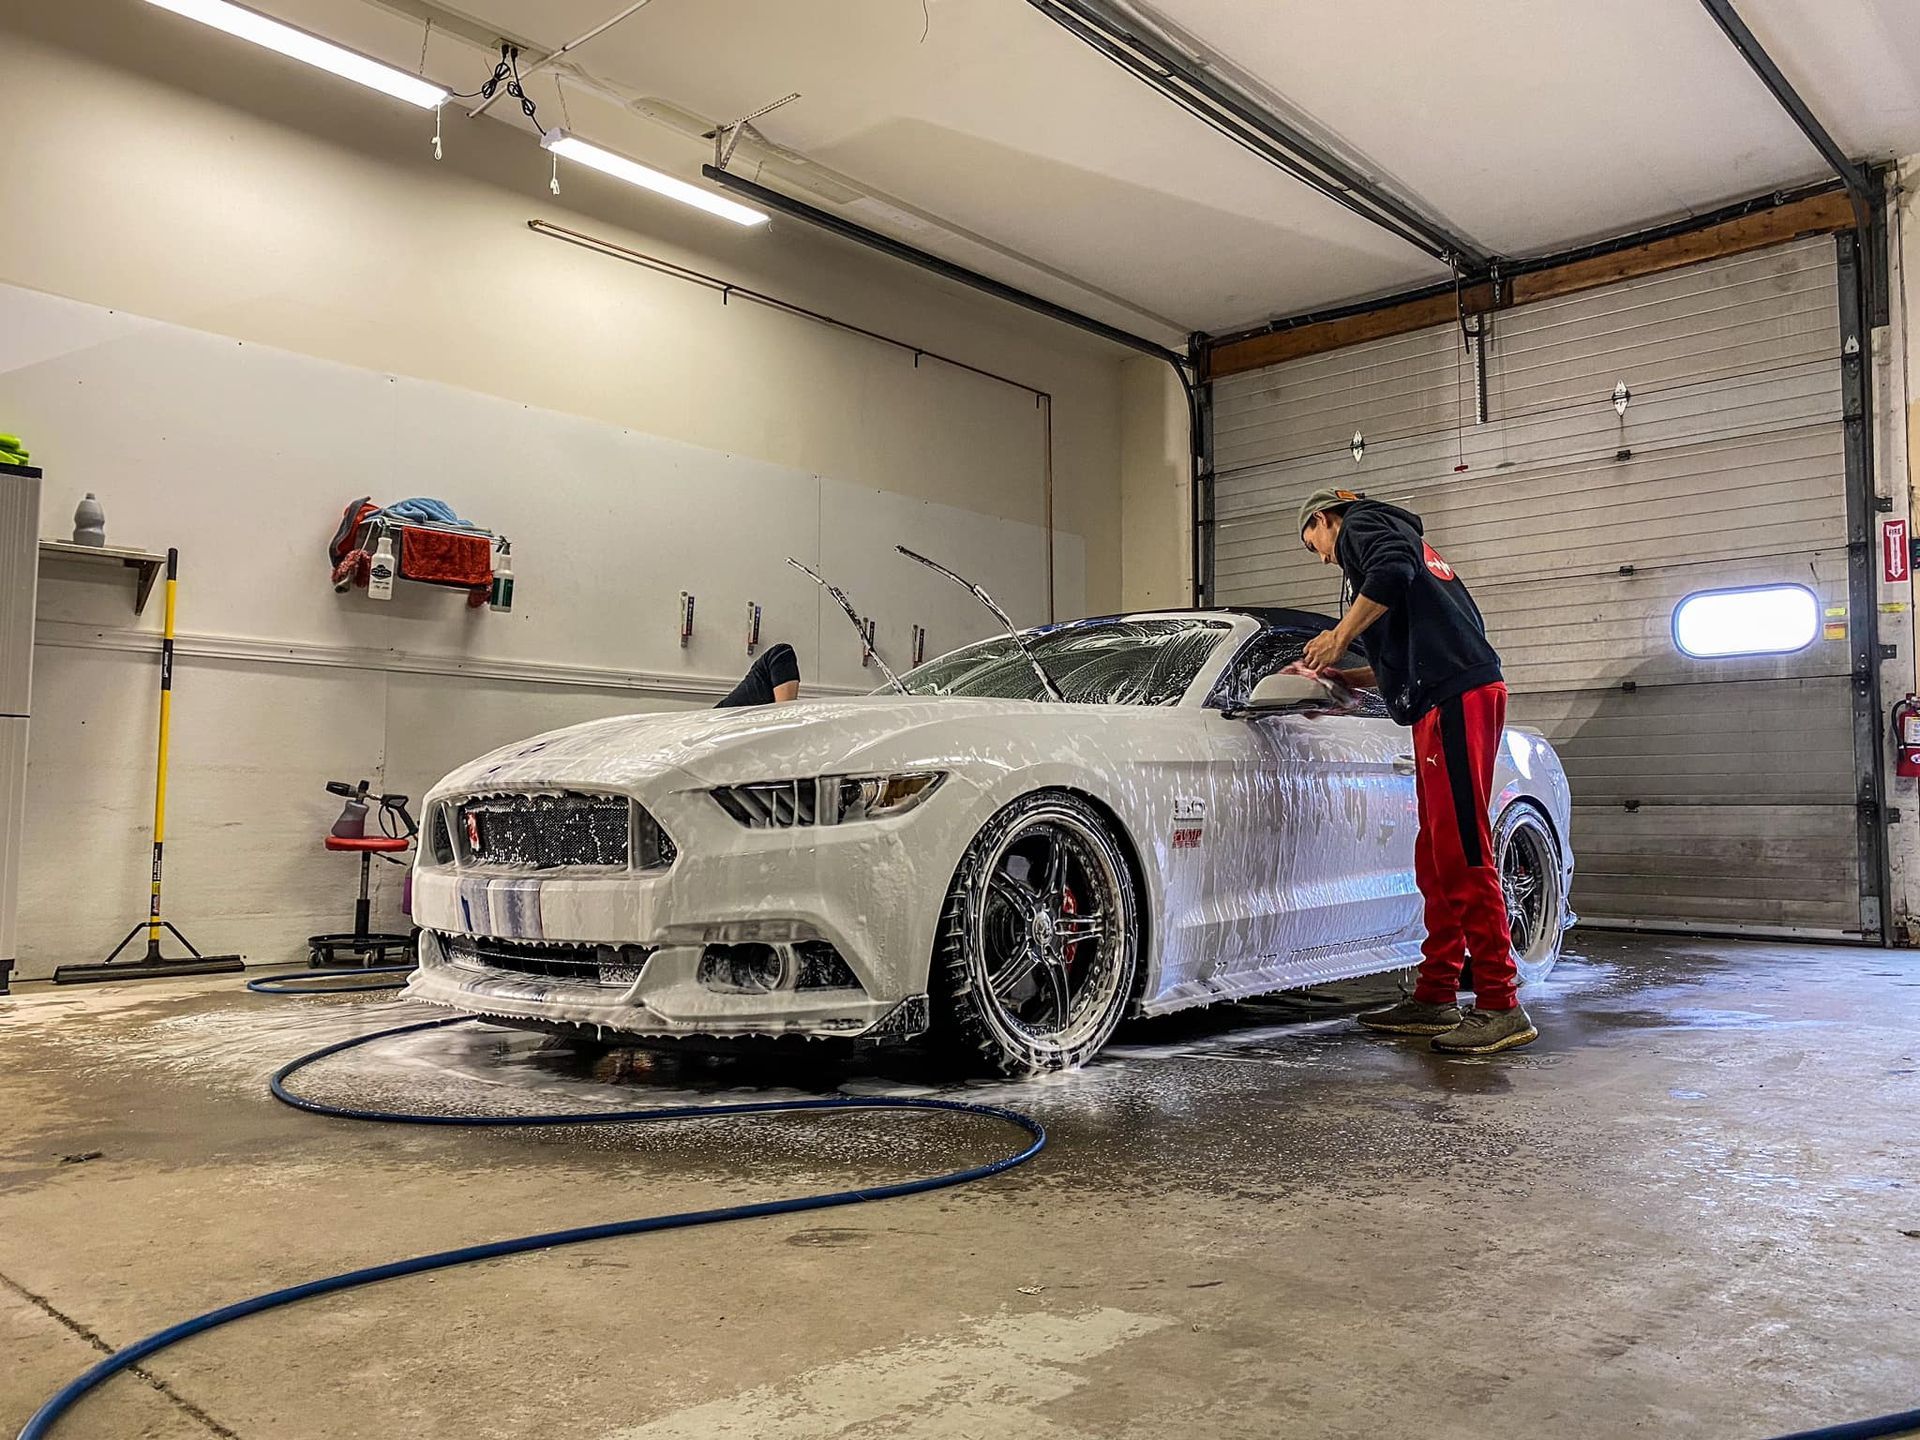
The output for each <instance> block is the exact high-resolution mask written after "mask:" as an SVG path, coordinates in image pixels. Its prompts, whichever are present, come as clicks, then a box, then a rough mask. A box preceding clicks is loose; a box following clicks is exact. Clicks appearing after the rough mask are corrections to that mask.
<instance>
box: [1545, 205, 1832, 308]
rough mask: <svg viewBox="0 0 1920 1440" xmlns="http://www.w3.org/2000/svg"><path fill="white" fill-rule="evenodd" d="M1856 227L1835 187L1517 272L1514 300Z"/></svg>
mask: <svg viewBox="0 0 1920 1440" xmlns="http://www.w3.org/2000/svg"><path fill="white" fill-rule="evenodd" d="M1852 228H1853V201H1852V200H1850V199H1849V198H1848V197H1847V194H1846V192H1845V191H1842V190H1834V191H1831V192H1829V193H1828V194H1825V195H1814V196H1811V197H1809V198H1808V199H1805V200H1796V201H1794V202H1793V203H1792V204H1790V205H1778V206H1775V207H1774V208H1773V209H1771V210H1760V211H1756V212H1755V213H1753V214H1752V215H1742V216H1741V217H1740V218H1739V219H1737V220H1728V221H1724V222H1723V223H1721V224H1719V225H1714V226H1711V227H1710V228H1708V229H1705V230H1693V231H1689V232H1688V233H1687V234H1684V235H1669V236H1667V237H1666V238H1665V239H1662V240H1650V241H1648V242H1647V243H1646V244H1644V245H1635V246H1634V247H1632V248H1631V249H1629V250H1616V251H1614V252H1613V253H1611V254H1609V255H1595V256H1592V257H1590V258H1588V259H1586V260H1575V261H1574V262H1573V263H1571V264H1569V265H1556V266H1555V267H1554V268H1553V269H1551V270H1537V271H1535V272H1534V273H1532V274H1531V275H1516V276H1515V277H1514V280H1513V303H1514V304H1515V305H1525V304H1528V303H1529V302H1531V301H1534V300H1550V299H1552V298H1554V297H1555V296H1557V295H1577V294H1579V293H1580V292H1581V291H1582V290H1598V289H1599V288H1600V287H1602V286H1603V285H1614V284H1617V283H1618V282H1620V281H1622V280H1633V279H1636V278H1638V277H1639V276H1642V275H1658V274H1661V273H1662V272H1663V271H1667V270H1679V269H1682V268H1683V267H1685V266H1688V265H1698V264H1700V263H1701V262H1702V261H1705V260H1724V259H1725V258H1726V257H1727V256H1729V255H1744V254H1746V253H1747V252H1748V251H1750V250H1765V249H1768V248H1769V247H1771V246H1774V245H1784V244H1786V243H1787V242H1788V241H1789V240H1798V239H1799V238H1800V237H1801V236H1803V235H1832V234H1837V233H1838V232H1840V231H1842V230H1851V229H1852Z"/></svg>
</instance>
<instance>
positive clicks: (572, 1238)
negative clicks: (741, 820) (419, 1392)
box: [19, 965, 1920, 1440]
mask: <svg viewBox="0 0 1920 1440" xmlns="http://www.w3.org/2000/svg"><path fill="white" fill-rule="evenodd" d="M412 969H413V967H412V966H411V965H385V966H376V967H370V968H367V969H363V970H359V971H355V972H352V973H354V974H357V975H401V974H407V973H409V972H411V971H412ZM341 976H342V972H339V971H330V970H303V971H300V972H299V973H297V974H293V975H275V976H272V977H270V978H264V979H259V980H249V981H248V982H247V989H249V990H252V991H254V992H256V993H258V994H262V995H337V994H344V993H347V992H351V991H356V990H398V989H400V988H401V987H402V986H404V985H405V984H406V982H405V981H404V980H381V981H376V982H374V983H372V984H361V983H358V982H353V983H348V984H331V985H303V984H298V983H296V982H301V981H313V980H339V979H340V978H341ZM466 1023H468V1017H466V1016H464V1015H456V1016H453V1017H452V1018H450V1019H446V1020H426V1021H421V1022H419V1023H417V1024H413V1025H397V1026H394V1027H393V1028H392V1029H389V1030H376V1031H374V1032H373V1033H372V1034H371V1035H361V1036H357V1037H355V1038H354V1039H351V1040H341V1041H338V1042H336V1043H334V1044H332V1045H327V1046H323V1047H322V1048H321V1049H318V1050H315V1051H313V1052H311V1053H310V1054H306V1055H302V1056H301V1057H300V1058H299V1059H297V1060H292V1061H289V1062H288V1063H287V1064H285V1065H282V1066H281V1067H280V1068H279V1069H278V1070H276V1071H274V1073H273V1078H272V1079H271V1080H270V1081H268V1082H267V1088H268V1089H269V1090H270V1091H272V1093H273V1098H274V1099H276V1100H279V1101H281V1102H282V1103H283V1104H287V1105H291V1106H293V1107H294V1109H296V1110H305V1111H308V1112H310V1113H311V1114H314V1115H327V1116H331V1117H333V1118H335V1119H340V1120H379V1121H384V1122H386V1123H387V1124H390V1125H465V1126H481V1127H486V1126H492V1127H506V1126H515V1125H529V1126H554V1125H615V1124H635V1123H646V1122H650V1121H655V1120H691V1119H712V1118H714V1117H715V1116H721V1115H767V1114H774V1113H778V1112H781V1111H797V1110H946V1111H952V1112H955V1113H958V1114H963V1115H984V1116H987V1117H988V1118H990V1119H994V1120H1000V1121H1004V1122H1005V1123H1007V1124H1009V1125H1014V1126H1017V1127H1018V1128H1020V1129H1021V1130H1024V1131H1025V1132H1026V1133H1027V1134H1028V1136H1030V1137H1031V1139H1032V1143H1031V1144H1030V1145H1028V1146H1027V1147H1026V1149H1024V1150H1022V1151H1020V1152H1019V1153H1018V1154H1017V1155H1009V1156H1006V1157H1004V1158H1003V1159H999V1160H993V1161H989V1162H988V1163H987V1164H984V1165H975V1166H972V1167H971V1168H969V1169H966V1170H950V1171H948V1172H947V1173H945V1174H943V1175H930V1176H928V1177H926V1178H925V1179H921V1180H903V1181H900V1182H898V1183H896V1184H893V1185H875V1186H868V1187H866V1188H863V1189H859V1190H836V1191H833V1192H831V1193H829V1194H825V1195H801V1196H797V1197H795V1198H793V1199H790V1200H766V1201H762V1202H760V1203H759V1204H756V1205H727V1206H722V1207H720V1208H719V1209H715V1210H690V1211H683V1212H682V1213H680V1214H677V1215H648V1216H643V1217H641V1218H640V1219H637V1220H615V1221H611V1222H609V1223H607V1224H604V1225H579V1226H575V1227H574V1228H572V1229H570V1230H549V1231H546V1232H544V1233H543V1234H539V1235H522V1236H518V1237H516V1238H514V1239H511V1240H494V1241H489V1242H487V1243H484V1244H480V1245H466V1246H462V1247H460V1248H459V1249H456V1250H441V1251H439V1252H437V1253H435V1254H432V1255H418V1256H415V1257H414V1258H413V1259H410V1260H392V1261H389V1262H388V1263H386V1264H385V1265H370V1266H367V1267H366V1268H364V1269H361V1270H348V1271H345V1272H344V1273H342V1274H339V1275H326V1276H322V1277H321V1278H320V1279H318V1280H308V1281H306V1282H305V1283H304V1284H300V1285H289V1286H287V1287H286V1288H285V1289H282V1290H270V1291H268V1292H267V1293H266V1294H264V1295H255V1296H253V1297H252V1298H251V1299H247V1300H237V1301H235V1302H234V1303H233V1304H231V1305H223V1306H221V1307H220V1308H219V1309H218V1310H209V1311H207V1312H206V1313H205V1314H204V1315H196V1316H194V1317H193V1318H192V1319H191V1320H182V1321H181V1322H180V1323H179V1324H177V1325H169V1326H168V1327H167V1328H166V1329H164V1330H157V1331H155V1332H154V1333H153V1334H151V1335H149V1336H147V1337H146V1339H144V1340H136V1341H135V1342H134V1343H133V1344H131V1345H129V1346H127V1347H126V1348H125V1349H124V1350H116V1351H115V1352H114V1353H113V1354H111V1355H109V1356H108V1357H107V1358H106V1359H104V1360H102V1361H101V1362H100V1363H99V1364H98V1365H96V1366H94V1367H93V1368H92V1369H91V1370H89V1371H87V1373H86V1374H84V1375H82V1376H80V1377H79V1378H77V1379H75V1380H73V1381H72V1382H70V1383H69V1384H68V1385H66V1386H65V1387H64V1388H63V1389H62V1390H61V1391H60V1392H59V1393H58V1394H56V1395H55V1396H54V1397H53V1398H52V1399H51V1400H48V1401H47V1403H46V1404H44V1405H42V1406H41V1407H40V1408H39V1409H38V1410H36V1411H35V1412H34V1414H33V1418H31V1419H30V1420H28V1421H27V1423H26V1426H25V1428H23V1429H22V1430H21V1431H20V1436H19V1440H41V1437H43V1436H45V1435H47V1434H49V1433H50V1432H51V1431H52V1429H53V1427H54V1425H55V1424H56V1423H58V1421H59V1420H60V1417H61V1416H63V1415H65V1414H66V1413H67V1411H69V1410H71V1409H72V1408H73V1407H74V1406H75V1405H77V1404H79V1402H80V1401H81V1400H82V1399H83V1398H85V1396H86V1395H87V1393H88V1392H89V1391H91V1390H94V1389H95V1388H97V1387H98V1386H100V1385H101V1384H103V1383H105V1382H106V1381H107V1380H108V1379H110V1378H111V1377H113V1376H114V1375H117V1374H119V1373H120V1372H121V1371H122V1370H125V1369H127V1368H128V1367H129V1366H131V1365H137V1364H139V1363H140V1361H142V1360H144V1359H146V1357H147V1356H149V1355H152V1354H154V1353H156V1352H158V1351H161V1350H165V1349H166V1348H167V1347H169V1346H171V1345H177V1344H179V1343H180V1342H181V1341H182V1340H185V1339H188V1338H190V1337H191V1336H194V1335H204V1334H205V1333H206V1332H207V1331H209V1330H215V1329H218V1328H219V1327H220V1326H222V1325H230V1324H232V1323H233V1322H234V1321H235V1320H243V1319H245V1318H246V1317H247V1316H249V1315H258V1314H260V1313H261V1312H262V1311H265V1310H277V1309H279V1308H280V1307H281V1306H283V1305H291V1304H293V1303H294V1302H295V1301H298V1300H307V1299H311V1298H312V1297H313V1296H315V1295H329V1294H332V1293H333V1292H334V1291H336V1290H351V1289H353V1288H355V1287H356V1286H360V1285H371V1284H373V1283H375V1282H376V1281H380V1280H395V1279H398V1278H399V1277H401V1276H403V1275H419V1274H421V1273H423V1272H424V1271H428V1270H445V1269H447V1268H448V1267H450V1266H453V1265H466V1264H470V1263H471V1262H473V1261H475V1260H492V1259H495V1258H497V1257H499V1256H502V1255H518V1254H520V1253H522V1252H523V1251H527V1250H543V1249H548V1248H550V1247H553V1246H557V1245H576V1244H579V1243H580V1242H582V1241H585V1240H607V1239H611V1238H612V1237H614V1236H616V1235H642V1234H646V1233H648V1232H649V1231H654V1230H685V1229H688V1228H690V1227H691V1226H695V1225H714V1224H718V1223H719V1222H721V1221H723V1220H751V1219H754V1218H757V1217H760V1216H765V1215H792V1214H796V1213H798V1212H800V1211H803V1210H826V1209H830V1208H832V1207H833V1206H836V1205H861V1204H865V1203H866V1202H867V1201H869V1200H890V1199H893V1198H895V1197H897V1196H901V1195H918V1194H921V1193H924V1192H925V1191H928V1190H943V1189H945V1188H947V1187H948V1186H952V1185H965V1184H966V1183H968V1182H969V1181H972V1180H984V1179H986V1178H987V1177H988V1176H990V1175H998V1174H1000V1173H1001V1172H1002V1171H1005V1170H1011V1169H1012V1168H1013V1167H1014V1166H1016V1165H1020V1164H1024V1163H1025V1162H1026V1161H1028V1160H1031V1159H1032V1158H1033V1157H1034V1156H1035V1155H1038V1154H1039V1153H1040V1149H1041V1147H1042V1146H1044V1145H1045V1144H1046V1143H1047V1132H1046V1131H1045V1130H1044V1129H1043V1128H1042V1127H1041V1125H1040V1122H1039V1121H1037V1120H1035V1119H1034V1118H1033V1117H1032V1116H1030V1115H1023V1114H1021V1113H1020V1112H1019V1111H1018V1110H1007V1109H1003V1108H1002V1107H1000V1106H998V1105H972V1104H968V1103H966V1102H965V1101H961V1100H923V1099H871V1100H869V1099H859V1098H853V1097H835V1098H833V1099H828V1100H767V1101H755V1102H752V1103H749V1104H736V1105H672V1106H663V1107H661V1108H658V1109H650V1110H614V1111H606V1112H600V1111H590V1112H588V1113H586V1114H575V1113H571V1112H562V1113H559V1114H553V1115H480V1116H473V1115H416V1114H412V1113H410V1112H407V1111H402V1110H356V1109H352V1108H350V1107H347V1106H343V1105H329V1104H327V1103H325V1102H324V1101H320V1100H309V1099H306V1098H305V1097H304V1096H300V1095H295V1094H294V1093H293V1092H292V1091H290V1090H288V1089H287V1087H286V1081H287V1079H288V1077H289V1076H291V1075H293V1074H294V1073H295V1072H296V1071H299V1070H303V1069H305V1068H306V1067H307V1066H309V1065H312V1064H314V1063H315V1062H316V1061H320V1060H324V1059H326V1058H327V1057H328V1056H329V1055H338V1054H339V1053H340V1052H341V1051H343V1050H352V1049H354V1048H356V1047H357V1046H361V1045H370V1044H372V1043H373V1042H374V1041H375V1040H385V1039H388V1038H390V1037H392V1036H395V1035H411V1034H413V1033H414V1032H415V1031H419V1030H438V1029H441V1028H443V1027H445V1026H448V1025H464V1024H466ZM1914 1431H1920V1410H1903V1411H1900V1412H1899V1413H1897V1414H1893V1415H1879V1416H1875V1417H1874V1418H1873V1419H1870V1420H1850V1421H1845V1422H1843V1423H1841V1424H1838V1425H1825V1426H1822V1427H1820V1428H1819V1429H1815V1430H1798V1431H1795V1432H1794V1433H1793V1434H1791V1435H1781V1436H1778V1437H1775V1440H1888V1437H1892V1436H1899V1435H1907V1434H1909V1433H1911V1432H1914Z"/></svg>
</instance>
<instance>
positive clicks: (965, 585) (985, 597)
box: [893, 545, 1067, 704]
mask: <svg viewBox="0 0 1920 1440" xmlns="http://www.w3.org/2000/svg"><path fill="white" fill-rule="evenodd" d="M893 548H894V549H896V550H898V551H899V552H900V553H901V554H902V555H904V556H906V557H907V558H908V559H909V560H918V561H919V562H920V563H921V564H922V565H924V566H926V567H927V568H928V569H929V570H938V571H939V572H940V573H941V574H942V575H944V576H946V577H947V578H948V579H949V580H951V581H953V583H954V584H956V585H958V586H959V587H960V588H961V589H963V590H967V591H970V592H971V593H972V595H973V598H974V599H976V600H978V601H979V602H980V603H981V604H982V605H984V606H986V607H987V609H988V610H989V611H991V612H992V613H993V616H994V618H995V619H996V620H998V621H999V622H1000V623H1001V624H1002V625H1004V626H1006V627H1007V634H1008V635H1009V636H1011V637H1012V639H1013V643H1014V644H1016V645H1018V646H1019V647H1020V653H1021V654H1022V655H1024V656H1026V657H1027V664H1029V665H1031V666H1032V667H1033V673H1034V674H1035V675H1037V676H1038V677H1039V679H1040V688H1041V689H1042V690H1044V691H1046V692H1047V696H1048V698H1050V699H1053V700H1058V701H1060V702H1062V703H1063V704H1064V703H1065V701H1066V698H1067V697H1066V696H1064V695H1062V694H1061V693H1060V687H1059V686H1058V685H1056V684H1054V683H1053V677H1052V676H1051V675H1049V674H1047V672H1046V670H1045V669H1044V668H1043V667H1042V666H1041V664H1040V657H1039V656H1037V655H1035V654H1034V653H1033V647H1032V646H1031V645H1029V644H1027V637H1026V636H1024V635H1022V634H1021V633H1020V632H1019V631H1018V630H1017V629H1015V628H1014V624H1013V621H1012V620H1010V619H1008V618H1007V612H1006V611H1004V610H1002V609H1001V608H1000V607H999V606H998V605H996V604H994V603H993V597H992V596H991V595H989V594H987V592H986V591H984V590H982V589H981V588H980V587H979V586H978V585H976V584H974V583H973V582H972V581H971V580H969V579H967V577H966V576H964V575H956V574H954V572H953V571H951V570H949V569H948V568H947V567H946V566H944V565H942V564H941V563H940V562H939V561H938V560H929V559H928V558H927V557H926V556H924V555H922V554H920V553H919V552H917V551H914V550H909V549H908V548H907V547H906V546H904V545H896V546H894V547H893Z"/></svg>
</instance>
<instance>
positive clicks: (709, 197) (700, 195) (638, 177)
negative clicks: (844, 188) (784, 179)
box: [155, 0, 767, 225]
mask: <svg viewBox="0 0 1920 1440" xmlns="http://www.w3.org/2000/svg"><path fill="white" fill-rule="evenodd" d="M155 3H163V0H155ZM540 143H541V144H542V145H544V146H545V147H546V148H547V149H549V150H551V151H552V152H553V153H554V154H556V155H558V156H560V157H561V158H562V159H565V160H572V161H575V162H577V163H579V164H581V165H586V166H590V167H591V168H593V169H595V170H598V171H599V172H600V173H601V174H603V175H611V176H613V178H614V179H616V180H624V181H626V182H627V183H628V184H629V185H638V186H639V187H640V188H641V189H642V190H651V191H653V193H654V194H656V195H664V196H666V197H667V198H668V199H669V200H678V201H679V202H680V203H681V204H682V205H691V206H693V208H694V209H696V210H704V211H706V212H707V213H708V214H709V215H718V216H719V217H720V218H721V219H722V220H731V221H732V222H733V223H734V224H736V225H764V224H766V223H767V216H766V215H765V214H763V213H762V212H761V211H758V210H755V209H753V208H751V207H750V206H746V205H742V204H740V203H739V202H738V201H737V200H729V199H727V197H726V196H724V195H716V194H714V193H713V192H712V191H711V190H702V189H701V188H700V187H699V186H698V185H689V184H688V183H687V182H686V181H684V180H676V179H674V177H673V176H671V175H668V174H665V173H663V172H662V171H659V170H655V169H654V168H653V167H652V166H651V165H642V164H641V163H640V162H639V161H638V160H629V159H627V157H626V156H624V155H616V154H614V153H613V152H612V151H611V150H602V149H601V148H600V147H599V146H598V145H589V144H588V143H587V142H586V141H584V140H578V139H575V138H574V137H573V136H571V135H569V134H568V133H567V132H566V131H565V130H562V129H561V128H560V127H559V126H558V125H556V126H554V127H553V129H551V130H549V131H547V133H546V134H544V135H542V136H541V137H540Z"/></svg>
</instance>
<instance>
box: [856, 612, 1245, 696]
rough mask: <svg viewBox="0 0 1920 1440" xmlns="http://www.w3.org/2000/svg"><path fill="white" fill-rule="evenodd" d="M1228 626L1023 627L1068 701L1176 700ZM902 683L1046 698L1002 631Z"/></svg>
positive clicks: (1116, 623) (941, 691)
mask: <svg viewBox="0 0 1920 1440" xmlns="http://www.w3.org/2000/svg"><path fill="white" fill-rule="evenodd" d="M1230 628H1231V627H1230V626H1228V625H1225V624H1223V623H1221V622H1220V621H1218V620H1184V619H1179V620H1082V621H1078V622H1076V623H1074V624H1071V625H1063V626H1060V627H1059V628H1057V629H1052V630H1030V631H1028V632H1026V633H1027V643H1028V644H1029V645H1030V646H1032V648H1033V653H1034V658H1035V659H1037V660H1038V661H1039V662H1040V664H1041V665H1042V666H1043V667H1045V669H1046V672H1047V675H1048V676H1049V678H1051V679H1052V681H1053V683H1054V684H1055V685H1058V686H1059V687H1060V693H1061V694H1062V695H1064V696H1065V697H1066V698H1067V700H1068V701H1069V703H1071V704H1074V705H1173V704H1177V703H1178V702H1179V699H1180V697H1181V696H1182V695H1184V694H1186V692H1187V687H1188V686H1190V685H1192V684H1193V682H1194V678H1195V677H1196V676H1198V675H1199V673H1200V667H1201V666H1202V665H1204V664H1206V663H1207V658H1208V657H1209V656H1210V655H1212V654H1213V651H1214V647H1215V646H1216V645H1218V644H1219V643H1220V640H1221V638H1222V637H1223V636H1224V635H1226V634H1227V632H1228V630H1229V629H1230ZM900 683H901V684H903V685H904V686H906V688H907V690H908V692H909V693H911V694H914V695H970V696H976V697H983V698H990V699H995V700H1045V699H1047V698H1048V697H1047V695H1046V693H1045V692H1044V691H1043V690H1042V689H1041V688H1040V681H1039V679H1038V677H1036V676H1035V675H1034V673H1033V667H1032V666H1031V665H1029V664H1028V663H1027V661H1026V657H1025V656H1023V655H1022V654H1021V653H1020V647H1019V646H1017V645H1015V644H1014V643H1013V640H1012V639H1011V638H1010V637H1008V636H1005V635H999V636H995V637H994V638H993V639H991V640H982V641H981V642H980V643H978V644H977V645H968V646H965V647H964V648H962V649H959V650H955V651H953V652H952V653H951V654H948V655H942V656H941V657H940V658H939V659H937V660H929V661H928V662H927V663H926V664H924V665H921V666H919V667H918V668H916V669H913V670H909V671H908V672H907V673H906V674H905V675H902V676H901V677H900ZM876 693H878V692H876Z"/></svg>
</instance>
